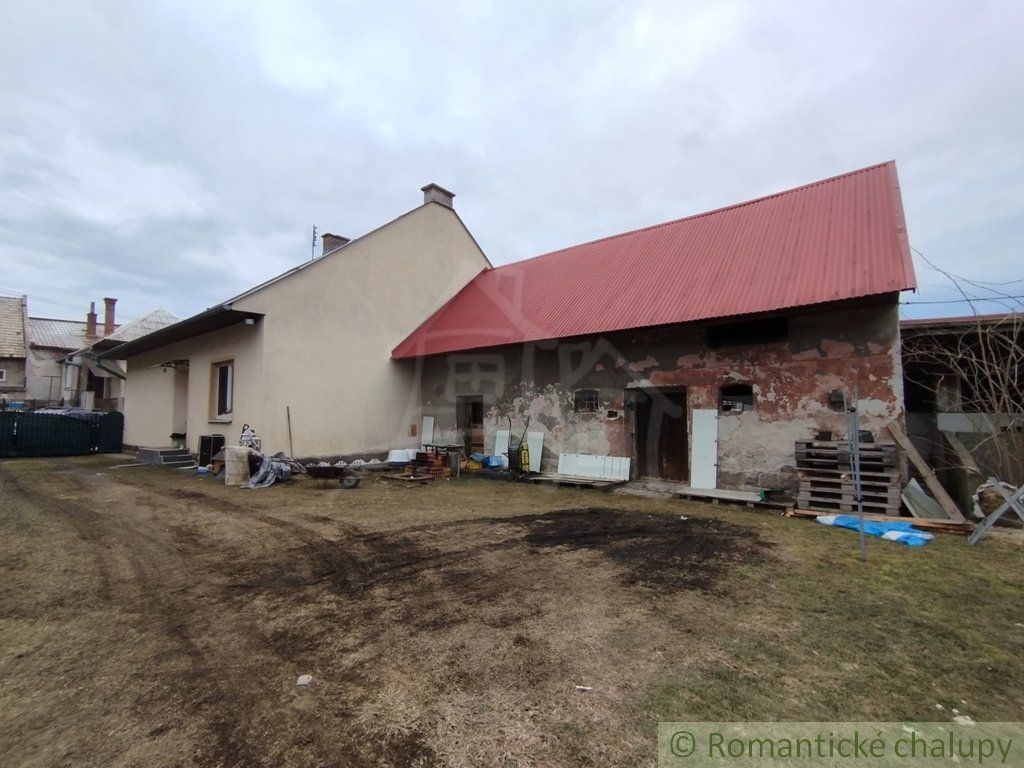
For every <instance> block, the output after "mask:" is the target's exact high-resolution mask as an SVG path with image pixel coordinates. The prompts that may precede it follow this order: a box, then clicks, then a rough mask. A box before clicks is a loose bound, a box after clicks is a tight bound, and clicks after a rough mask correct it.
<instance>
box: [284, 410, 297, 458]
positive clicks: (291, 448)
mask: <svg viewBox="0 0 1024 768" xmlns="http://www.w3.org/2000/svg"><path fill="white" fill-rule="evenodd" d="M284 411H285V414H287V416H288V458H289V459H294V458H295V447H294V446H293V445H292V407H291V406H290V405H286V406H285V407H284Z"/></svg>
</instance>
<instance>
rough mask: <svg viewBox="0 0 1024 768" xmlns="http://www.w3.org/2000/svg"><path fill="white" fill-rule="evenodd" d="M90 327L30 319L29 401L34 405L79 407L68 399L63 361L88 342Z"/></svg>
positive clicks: (57, 321) (79, 323)
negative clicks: (88, 329)
mask: <svg viewBox="0 0 1024 768" xmlns="http://www.w3.org/2000/svg"><path fill="white" fill-rule="evenodd" d="M87 328H88V324H87V323H86V322H83V321H80V320H58V319H54V318H49V317H30V318H29V319H28V346H29V358H28V370H29V373H28V400H29V402H30V403H31V404H32V405H33V406H42V405H77V404H78V403H77V402H75V403H69V402H68V400H67V395H68V387H67V382H65V380H64V358H65V357H66V356H67V355H68V354H70V353H71V352H73V351H75V350H76V349H80V348H81V347H82V346H84V345H85V344H86V343H87Z"/></svg>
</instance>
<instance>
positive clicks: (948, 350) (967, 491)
mask: <svg viewBox="0 0 1024 768" xmlns="http://www.w3.org/2000/svg"><path fill="white" fill-rule="evenodd" d="M900 328H901V334H902V338H903V369H904V376H905V383H904V391H905V399H906V410H907V432H908V434H909V436H910V438H911V440H912V441H913V442H914V444H915V446H916V447H917V449H918V450H919V451H920V453H921V454H922V455H923V456H924V457H925V458H926V460H927V461H928V463H929V464H930V465H931V466H932V467H933V468H935V470H936V472H937V474H938V475H939V478H940V479H941V480H942V482H943V484H944V485H945V486H946V488H947V489H948V490H949V492H950V494H951V495H952V496H953V497H954V498H956V499H957V500H958V501H959V502H960V503H961V504H962V505H963V506H965V507H966V508H970V507H971V506H972V502H971V496H972V494H973V493H974V491H975V489H976V488H977V487H978V485H979V484H980V483H982V482H983V481H985V480H986V479H988V478H989V477H993V476H994V477H997V478H999V479H1000V480H1003V481H1007V482H1010V483H1013V484H1019V483H1021V482H1024V314H1022V313H1013V312H1011V313H1005V314H995V315H968V316H963V317H940V318H928V319H920V320H904V321H903V322H902V323H900Z"/></svg>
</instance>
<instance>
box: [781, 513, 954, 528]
mask: <svg viewBox="0 0 1024 768" xmlns="http://www.w3.org/2000/svg"><path fill="white" fill-rule="evenodd" d="M833 511H834V510H833ZM821 514H828V513H822V512H818V511H815V510H813V509H799V508H794V509H792V510H790V511H789V512H788V513H787V514H786V515H785V517H818V516H819V515H821ZM864 519H865V520H879V521H881V522H887V523H911V524H913V526H914V527H915V528H922V529H925V528H927V529H930V530H935V531H945V532H947V533H969V532H970V531H972V530H974V524H973V523H970V522H967V521H966V520H965V521H964V522H962V523H960V522H956V521H953V520H932V519H930V518H927V517H893V516H892V515H877V514H871V513H868V512H865V513H864Z"/></svg>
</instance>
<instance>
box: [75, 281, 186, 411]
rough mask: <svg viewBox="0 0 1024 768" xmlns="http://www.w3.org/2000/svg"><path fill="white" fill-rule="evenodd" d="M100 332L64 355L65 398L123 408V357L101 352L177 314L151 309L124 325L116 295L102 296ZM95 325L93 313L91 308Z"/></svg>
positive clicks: (86, 405) (159, 326)
mask: <svg viewBox="0 0 1024 768" xmlns="http://www.w3.org/2000/svg"><path fill="white" fill-rule="evenodd" d="M103 301H104V302H105V305H106V306H105V312H104V322H103V334H104V335H103V336H101V337H99V338H96V339H95V340H93V341H92V342H91V343H89V344H88V345H86V346H83V347H80V348H78V349H76V350H75V351H73V352H71V353H70V354H68V355H66V356H65V357H64V359H63V364H64V370H65V375H64V380H65V382H66V385H67V390H68V391H67V400H68V402H72V401H74V403H75V404H76V405H79V406H81V407H82V408H92V409H95V410H100V411H122V410H123V409H124V389H125V387H124V381H125V370H124V361H122V360H116V359H104V358H101V355H102V354H103V353H104V352H109V351H110V350H112V349H114V348H115V347H118V346H120V345H122V344H124V343H126V342H129V341H134V340H135V339H138V338H141V337H142V336H146V335H148V334H150V333H154V332H155V331H159V330H160V329H162V328H166V327H167V326H170V325H174V324H175V323H177V322H179V318H177V317H175V316H174V315H172V314H171V313H170V312H168V311H166V310H164V309H154V310H152V311H150V312H147V313H146V314H145V315H143V316H142V317H139V318H136V319H135V320H132V321H131V322H128V323H125V324H124V325H117V323H116V322H115V311H116V307H115V305H116V303H117V299H110V298H107V299H104V300H103ZM90 317H92V318H93V321H92V322H93V326H92V327H93V329H95V314H94V312H93V310H92V309H90Z"/></svg>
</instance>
